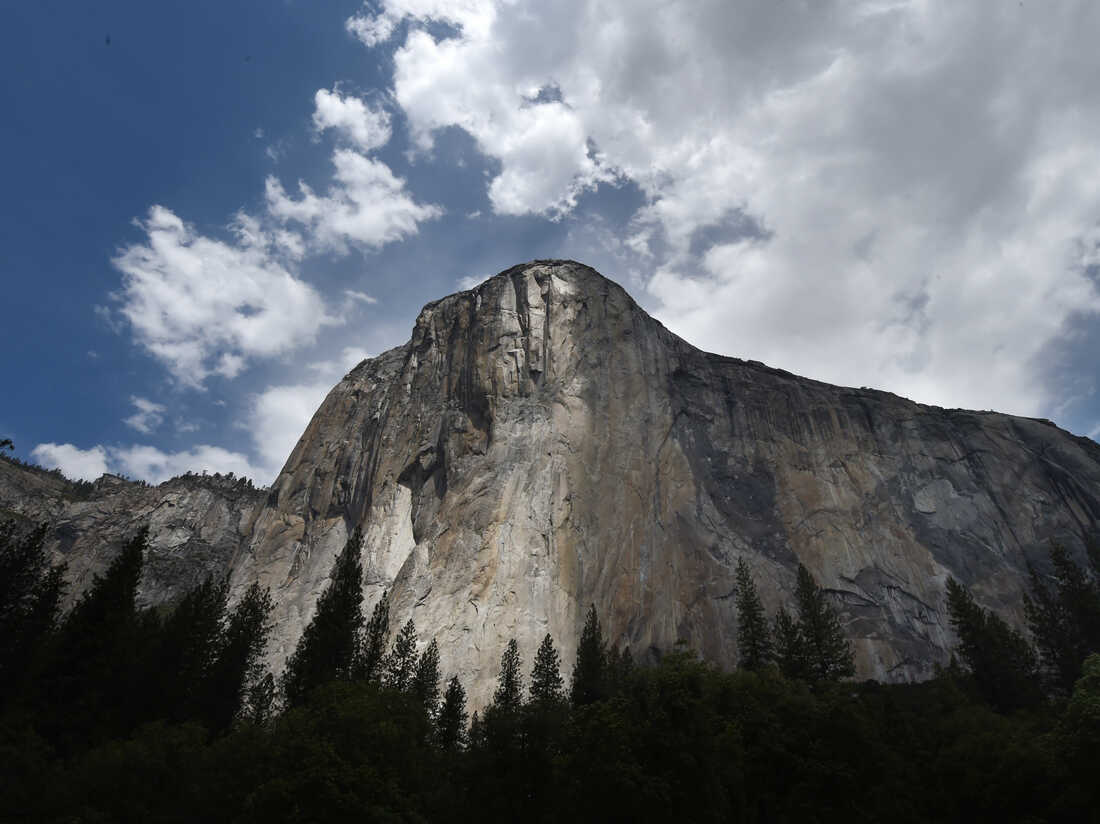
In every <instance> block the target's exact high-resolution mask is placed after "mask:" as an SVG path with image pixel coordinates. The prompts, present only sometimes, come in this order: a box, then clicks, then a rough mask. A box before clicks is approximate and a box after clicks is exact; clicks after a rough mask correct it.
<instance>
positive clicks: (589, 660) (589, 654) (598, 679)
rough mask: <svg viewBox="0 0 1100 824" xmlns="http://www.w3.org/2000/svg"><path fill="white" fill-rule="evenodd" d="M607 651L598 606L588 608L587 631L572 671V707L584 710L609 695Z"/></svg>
mask: <svg viewBox="0 0 1100 824" xmlns="http://www.w3.org/2000/svg"><path fill="white" fill-rule="evenodd" d="M606 669H607V650H606V648H605V646H604V641H603V631H602V630H601V629H600V619H599V616H597V615H596V605H595V604H592V605H591V606H590V607H589V608H588V614H587V616H586V617H585V621H584V629H583V630H582V631H581V637H580V641H579V643H578V645H577V662H576V664H575V665H574V667H573V684H572V688H571V690H570V698H571V699H572V702H573V706H575V707H581V706H584V705H585V704H591V703H593V702H595V701H599V700H601V699H602V698H604V696H605V694H606V692H605V691H606V676H607V672H606Z"/></svg>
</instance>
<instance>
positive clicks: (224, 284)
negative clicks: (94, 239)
mask: <svg viewBox="0 0 1100 824" xmlns="http://www.w3.org/2000/svg"><path fill="white" fill-rule="evenodd" d="M139 225H140V227H141V228H142V229H143V230H144V231H145V233H146V240H145V242H144V243H139V244H135V245H132V246H129V247H127V248H125V249H123V250H122V251H121V252H119V254H118V255H117V256H116V257H115V258H114V259H113V263H114V265H115V267H116V268H117V269H118V270H119V271H120V272H121V273H122V276H123V281H122V290H121V293H120V295H119V298H120V300H121V303H122V307H121V313H122V315H123V316H125V318H126V319H127V320H128V321H129V322H130V326H131V327H132V329H133V333H134V337H135V339H136V340H137V342H138V343H139V344H140V345H142V346H143V347H145V348H146V349H147V350H148V351H149V352H150V353H151V354H152V355H153V356H154V357H156V358H157V359H158V360H160V361H161V362H162V363H163V364H164V365H165V366H166V367H167V368H168V369H169V371H171V373H172V374H173V375H174V376H175V377H176V379H177V380H179V381H180V382H181V383H182V384H185V385H188V386H192V387H196V388H198V387H201V386H202V384H203V381H204V380H205V379H206V378H207V377H208V376H210V375H211V374H218V375H222V376H224V377H227V378H232V377H235V376H236V375H237V374H238V373H240V371H241V370H242V369H244V367H245V365H246V363H247V361H248V359H249V358H254V357H270V356H273V355H279V354H282V353H284V352H287V351H290V350H292V349H294V348H296V347H299V346H302V345H304V344H307V343H310V342H312V341H313V340H314V338H315V336H316V334H317V331H318V329H320V328H321V327H322V326H324V325H326V324H331V323H336V322H338V321H337V320H336V319H334V318H332V317H330V316H329V315H328V314H327V313H326V311H325V305H324V302H323V301H322V299H321V297H320V295H318V294H317V292H316V291H315V290H314V289H313V288H312V287H311V286H310V285H309V284H307V283H305V282H304V281H302V280H299V279H298V278H296V277H295V276H294V275H292V274H291V273H290V272H289V271H287V269H286V268H285V267H284V265H283V263H282V262H280V255H279V251H278V250H279V248H281V247H282V248H289V250H290V251H291V252H293V251H294V243H295V241H294V237H295V236H294V235H292V234H290V233H275V234H271V233H268V232H265V231H263V230H262V229H261V227H260V224H259V223H258V222H257V221H256V220H254V219H252V218H249V217H248V216H246V215H241V216H238V220H237V221H236V222H235V224H234V226H233V228H234V230H235V233H236V242H235V243H226V242H223V241H220V240H215V239H212V238H208V237H205V236H203V235H201V234H198V233H196V232H195V231H194V229H193V228H192V227H190V226H188V225H187V224H185V223H184V222H183V221H182V220H180V218H178V217H177V216H176V215H175V214H174V213H173V212H171V211H170V210H168V209H165V208H163V207H161V206H154V207H152V208H151V209H150V210H149V217H148V219H147V220H145V221H141V222H139Z"/></svg>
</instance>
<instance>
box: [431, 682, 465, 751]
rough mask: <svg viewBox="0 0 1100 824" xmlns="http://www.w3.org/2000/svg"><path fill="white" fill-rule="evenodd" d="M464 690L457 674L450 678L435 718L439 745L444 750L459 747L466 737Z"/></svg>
mask: <svg viewBox="0 0 1100 824" xmlns="http://www.w3.org/2000/svg"><path fill="white" fill-rule="evenodd" d="M466 717H467V716H466V690H464V689H463V688H462V684H461V683H459V680H458V676H454V677H452V678H451V680H450V682H449V683H448V684H447V692H446V693H445V694H444V696H443V706H441V707H440V708H439V715H438V717H437V718H436V730H437V735H438V740H439V746H440V747H442V748H443V749H444V750H453V749H460V748H461V747H462V746H463V744H464V743H465V739H466Z"/></svg>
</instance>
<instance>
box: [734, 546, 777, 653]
mask: <svg viewBox="0 0 1100 824" xmlns="http://www.w3.org/2000/svg"><path fill="white" fill-rule="evenodd" d="M736 590H737V655H738V663H739V664H740V666H741V667H742V668H743V669H749V670H758V669H760V668H761V667H763V666H764V665H765V664H767V663H768V662H769V661H771V660H772V656H773V654H774V652H773V647H772V637H771V632H770V631H769V630H768V619H767V616H766V615H765V614H764V605H763V604H761V603H760V596H759V595H758V594H757V592H756V583H755V582H754V581H753V579H752V574H751V573H750V572H749V566H748V564H746V563H745V559H744V558H739V559H738V560H737V585H736Z"/></svg>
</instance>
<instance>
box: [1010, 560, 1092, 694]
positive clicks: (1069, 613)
mask: <svg viewBox="0 0 1100 824" xmlns="http://www.w3.org/2000/svg"><path fill="white" fill-rule="evenodd" d="M1050 563H1051V567H1052V568H1053V573H1054V574H1053V576H1051V577H1052V586H1048V584H1047V582H1046V581H1045V580H1044V579H1043V578H1042V577H1041V576H1040V575H1039V573H1038V571H1037V570H1036V569H1035V568H1034V567H1033V566H1030V565H1029V567H1028V571H1029V575H1030V582H1031V594H1030V596H1028V595H1025V596H1024V608H1025V612H1026V615H1027V621H1028V626H1029V628H1030V629H1031V632H1032V635H1033V636H1034V637H1035V641H1036V644H1037V645H1038V647H1039V653H1040V655H1041V657H1042V660H1043V663H1044V664H1045V665H1046V667H1047V671H1048V672H1049V673H1050V674H1051V677H1052V680H1053V681H1054V684H1055V686H1056V688H1057V689H1058V690H1059V691H1060V692H1063V693H1068V692H1069V691H1070V690H1072V689H1073V685H1074V683H1075V682H1076V681H1077V679H1078V678H1079V677H1080V675H1081V664H1082V662H1083V661H1084V660H1085V658H1086V657H1087V656H1088V655H1089V653H1091V652H1097V651H1100V581H1098V580H1097V578H1096V577H1095V576H1093V577H1090V576H1089V574H1088V573H1087V572H1086V571H1085V570H1084V569H1082V568H1081V567H1079V566H1078V565H1077V564H1076V563H1074V562H1073V559H1071V558H1070V557H1069V553H1068V552H1066V550H1065V548H1064V547H1062V546H1061V545H1060V544H1057V543H1054V544H1052V545H1051V548H1050Z"/></svg>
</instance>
